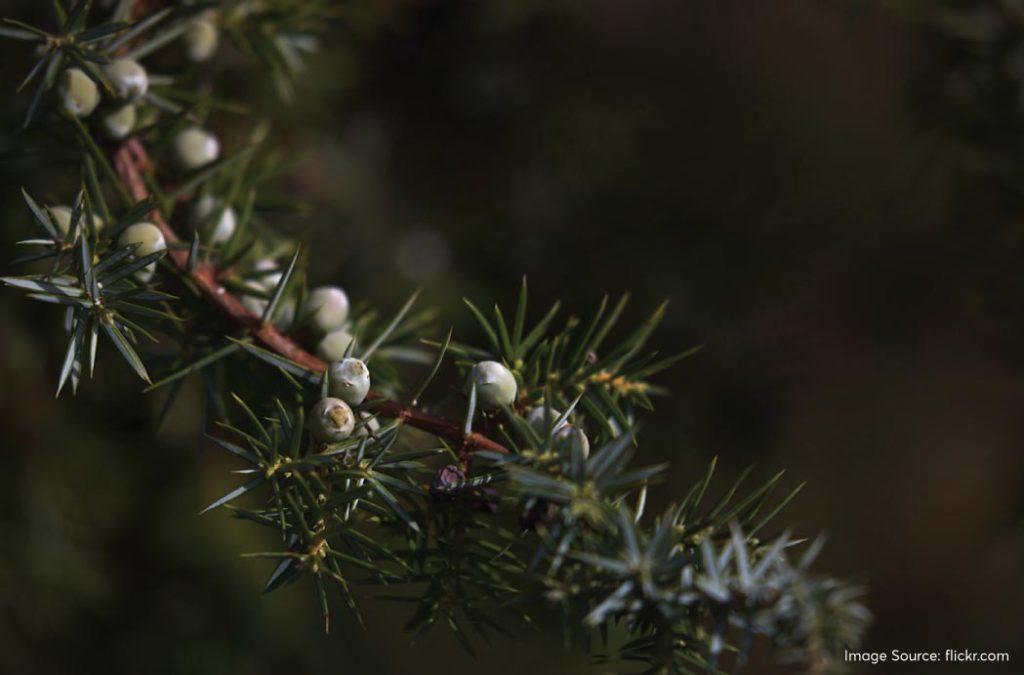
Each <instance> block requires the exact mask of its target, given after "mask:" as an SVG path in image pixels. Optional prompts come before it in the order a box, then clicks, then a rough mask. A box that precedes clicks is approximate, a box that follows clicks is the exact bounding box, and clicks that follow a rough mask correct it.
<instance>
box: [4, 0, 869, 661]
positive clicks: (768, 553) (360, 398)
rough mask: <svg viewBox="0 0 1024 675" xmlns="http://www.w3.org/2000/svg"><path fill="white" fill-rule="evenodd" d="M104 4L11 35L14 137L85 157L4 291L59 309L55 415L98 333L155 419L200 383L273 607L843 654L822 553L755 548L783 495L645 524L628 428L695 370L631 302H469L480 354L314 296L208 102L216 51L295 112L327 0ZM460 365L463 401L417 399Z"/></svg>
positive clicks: (464, 630)
mask: <svg viewBox="0 0 1024 675" xmlns="http://www.w3.org/2000/svg"><path fill="white" fill-rule="evenodd" d="M107 4H108V5H109V4H113V5H114V6H113V7H108V8H107V9H105V10H104V9H94V8H93V7H92V3H91V2H89V0H81V1H79V2H76V3H74V5H73V6H70V7H67V6H65V4H64V3H62V2H61V1H60V0H54V2H53V6H54V8H55V10H56V22H55V24H54V27H50V28H41V27H36V26H33V25H29V24H26V23H23V22H20V21H17V20H15V19H6V20H4V21H3V24H2V26H0V35H3V36H5V37H8V38H13V39H15V40H21V41H24V42H25V43H26V44H27V45H28V46H29V47H30V48H31V49H34V54H35V55H36V58H37V60H36V62H35V64H34V65H33V66H32V68H31V70H30V72H29V73H28V75H27V77H26V78H25V80H24V82H23V83H22V85H21V89H30V90H31V91H32V94H31V96H30V101H29V104H28V113H27V116H26V121H25V124H26V127H35V128H38V127H39V126H45V128H46V130H47V133H48V134H49V135H51V136H53V137H54V138H55V140H56V142H57V143H60V144H64V145H67V142H66V138H67V137H69V136H70V137H71V138H73V139H74V143H73V144H76V145H77V147H78V148H79V149H80V153H79V158H80V161H79V162H78V164H79V166H80V176H79V180H78V181H77V182H78V188H77V190H75V191H74V194H68V195H67V196H66V198H65V199H66V201H67V202H68V204H69V205H68V206H62V205H60V204H59V203H50V202H49V201H47V200H38V201H37V200H36V199H34V198H33V197H32V196H30V195H29V194H28V193H27V192H26V193H25V201H26V203H27V205H28V208H29V212H30V214H31V217H32V220H33V221H34V223H35V224H36V226H37V227H38V228H39V230H40V234H39V236H38V237H36V238H32V239H26V240H23V241H21V242H19V244H21V245H23V246H25V247H26V248H27V249H28V250H30V251H31V252H30V253H29V254H27V255H26V256H24V257H23V258H21V259H20V260H19V261H18V262H19V263H21V264H25V265H29V266H30V268H31V269H29V270H28V272H27V273H26V274H23V275H20V276H8V277H5V278H3V282H4V283H5V284H6V285H8V286H11V287H15V288H19V289H22V290H24V291H26V292H27V294H28V295H29V297H31V298H34V299H36V300H41V301H44V302H48V303H53V304H57V305H61V306H63V307H64V311H65V321H64V328H65V330H66V331H67V333H68V335H69V341H68V347H67V351H66V354H65V358H64V361H63V367H62V368H61V372H60V377H59V382H58V392H59V391H60V390H61V389H63V388H64V387H65V386H66V385H67V384H68V383H70V388H71V389H72V390H77V388H78V386H79V384H80V382H81V380H82V378H83V377H84V375H85V373H86V371H88V372H89V374H91V373H92V371H93V368H94V366H95V361H96V354H97V346H98V343H99V341H100V336H101V335H104V336H106V338H107V339H109V341H110V342H111V343H112V344H113V345H114V347H115V348H116V350H117V351H118V352H119V353H120V355H121V356H122V357H123V358H124V359H125V360H126V361H127V362H128V364H129V365H130V366H131V368H133V369H134V371H135V372H136V373H137V374H138V375H139V376H140V377H141V378H142V379H143V380H145V381H146V382H147V383H148V384H149V386H148V388H147V391H148V390H154V389H167V390H169V395H168V399H167V400H168V404H167V405H165V406H164V409H165V410H166V409H168V408H169V407H170V403H171V402H173V401H174V399H175V397H176V395H177V393H178V391H179V390H180V388H181V385H182V382H183V381H184V380H185V379H186V378H188V377H192V376H196V377H200V378H201V379H202V382H203V384H204V391H205V393H206V397H207V403H208V405H207V406H206V409H207V410H208V411H209V413H208V423H209V426H208V437H209V439H210V441H211V442H212V443H214V444H216V445H217V446H220V447H221V448H223V449H224V450H226V451H228V452H230V453H231V454H233V455H234V456H235V457H237V458H238V460H239V461H240V462H242V463H243V465H244V466H243V468H241V469H239V470H238V471H237V472H236V473H238V474H240V475H242V477H243V480H244V482H243V484H242V485H241V486H240V487H238V488H237V489H235V490H232V491H231V492H230V493H228V494H226V495H224V496H223V497H221V498H220V499H218V500H216V501H215V502H214V503H213V504H211V505H210V506H209V507H207V509H206V510H211V509H215V508H218V507H224V508H226V509H229V510H230V511H231V512H232V513H233V515H234V516H235V517H237V518H239V519H243V520H247V521H251V522H253V523H256V524H258V525H262V526H264V527H266V528H269V529H271V530H273V531H275V532H277V533H279V535H280V539H281V542H282V546H281V548H280V549H279V550H274V551H268V552H262V553H253V554H250V555H252V556H253V557H258V558H268V559H270V560H272V561H273V565H274V566H273V569H272V572H271V574H270V577H269V579H268V581H267V584H266V590H268V591H269V590H274V589H276V588H279V587H282V586H285V585H287V584H290V583H292V582H295V581H297V580H301V579H306V580H309V581H310V582H311V583H312V586H313V588H314V589H315V591H316V595H317V598H318V599H319V604H320V607H321V611H322V612H323V617H324V624H325V627H327V626H328V625H329V623H328V617H329V612H330V609H329V607H330V602H329V594H330V593H331V591H332V590H333V592H334V594H336V595H339V596H340V597H341V599H342V601H343V602H344V603H345V604H346V605H347V606H348V607H349V608H350V609H351V610H352V611H353V612H355V613H356V615H357V616H358V610H357V604H356V599H355V597H354V595H353V593H352V588H353V586H354V585H356V584H361V585H364V584H367V585H387V586H388V587H389V588H390V589H391V590H389V594H390V595H389V596H387V597H390V598H392V599H400V600H403V601H411V602H412V603H413V604H414V606H415V610H414V612H413V615H412V618H411V619H410V621H409V624H408V626H407V628H408V629H409V631H410V632H412V633H413V634H414V635H415V636H419V635H422V634H423V633H425V632H426V631H428V630H429V629H431V627H433V626H434V625H435V624H438V623H440V624H444V625H445V626H447V627H448V628H449V629H450V630H452V631H453V632H454V634H455V635H456V636H457V637H458V638H459V640H460V641H461V642H462V643H463V644H464V646H465V647H466V649H468V650H470V651H472V650H473V648H474V647H473V644H474V642H475V638H477V637H482V638H484V639H486V638H487V636H488V635H489V634H490V633H491V632H507V631H509V630H514V627H515V625H516V622H517V620H518V621H519V622H520V623H521V625H522V626H524V627H525V626H527V625H529V623H530V616H531V614H532V613H533V612H535V611H540V610H542V609H543V608H544V607H550V606H552V605H553V606H555V607H557V608H558V609H559V611H560V612H561V615H562V616H563V618H564V630H565V635H566V638H567V639H568V640H570V641H574V642H577V643H579V644H581V645H583V646H584V647H586V648H587V649H589V650H591V651H592V653H593V654H594V655H595V656H596V657H598V658H599V659H601V660H604V661H609V660H610V661H616V662H628V661H636V662H640V663H642V664H646V666H645V667H646V672H676V673H679V672H693V671H704V670H707V671H710V672H716V671H718V669H720V668H722V667H724V665H725V662H726V661H731V664H732V666H734V667H739V666H740V665H742V663H743V662H744V660H745V659H746V657H747V654H748V652H749V650H750V647H751V645H752V643H753V641H754V640H755V638H757V637H763V638H765V639H767V640H769V641H770V642H771V643H772V644H774V645H776V646H777V647H779V649H780V653H782V654H783V655H785V656H786V657H788V658H794V659H797V660H801V661H803V662H806V663H810V664H812V665H813V666H814V667H815V668H816V669H819V670H820V669H821V668H823V667H830V666H831V665H833V664H835V661H834V660H833V656H834V655H835V654H837V653H841V651H842V649H844V648H845V647H848V646H851V645H853V644H855V643H856V642H857V640H858V639H859V636H860V633H861V632H862V630H863V628H864V626H865V624H866V621H867V617H866V613H865V611H864V609H863V608H862V607H861V605H860V604H859V602H858V594H857V591H856V589H853V588H850V587H847V586H844V585H842V584H840V583H838V582H834V581H831V580H828V579H822V578H819V577H816V576H813V575H811V574H810V573H809V571H808V567H809V564H810V562H811V560H812V559H813V558H814V556H815V554H816V552H817V550H818V547H817V546H812V547H811V548H810V549H808V550H805V551H804V552H803V553H802V554H801V555H800V557H799V560H797V561H796V562H792V561H791V560H790V556H791V550H792V549H793V547H794V546H798V545H799V544H801V540H799V539H794V538H793V537H792V536H791V535H790V534H789V533H788V532H782V533H771V534H769V533H768V532H769V530H770V527H771V522H772V519H773V517H774V516H775V515H776V513H777V512H778V511H779V510H780V509H782V508H783V507H784V506H785V504H786V503H787V502H788V501H789V500H790V499H791V498H792V497H793V496H794V495H795V494H796V492H797V491H798V490H799V487H797V488H796V489H794V490H791V491H789V492H788V494H786V495H785V496H783V497H781V498H776V497H775V496H774V495H775V492H774V491H775V488H776V487H777V486H778V485H779V483H780V479H781V475H779V476H775V477H774V478H773V479H771V480H770V481H768V482H767V483H766V484H764V485H762V486H760V487H758V488H756V489H754V490H752V491H750V492H749V493H747V494H746V495H744V496H741V494H740V488H741V483H742V482H743V480H744V478H745V477H746V475H745V474H744V476H741V478H740V480H739V481H737V483H736V484H734V485H733V486H732V487H731V488H729V489H728V490H726V491H725V492H724V493H723V494H722V495H721V496H720V497H719V498H718V499H717V500H714V501H712V500H711V499H710V498H709V497H708V498H706V497H707V495H708V494H709V492H710V491H709V487H710V485H711V482H712V476H713V473H714V463H712V465H711V467H710V468H709V470H708V472H707V474H706V475H705V476H704V477H702V478H701V479H700V480H699V481H697V482H696V484H695V485H694V486H693V487H692V489H690V491H689V492H688V493H686V494H685V496H684V497H683V499H682V500H681V501H680V502H678V503H677V504H676V505H674V506H672V507H670V508H669V509H668V510H667V511H666V512H665V513H663V514H661V515H660V516H657V517H654V518H651V517H648V516H646V515H645V508H644V505H645V503H646V498H647V491H648V487H649V485H651V484H653V483H654V482H656V481H657V480H658V479H659V477H660V476H661V475H662V474H663V471H664V469H665V466H663V465H655V466H640V467H637V466H635V465H634V463H633V458H634V456H635V455H636V454H637V451H638V448H639V442H638V438H639V437H638V434H637V427H636V418H637V416H639V415H641V414H642V413H643V412H645V411H647V410H650V409H651V408H652V405H653V403H652V401H653V397H655V396H656V395H659V394H663V393H664V392H663V391H662V390H661V389H660V388H659V387H658V386H656V385H654V384H652V383H651V381H650V379H651V378H652V377H653V376H654V375H656V374H657V373H658V372H660V371H661V370H663V369H665V368H667V367H669V366H670V365H672V364H673V363H675V362H676V361H677V360H679V359H681V358H683V357H685V356H687V355H689V354H690V353H692V352H693V351H694V350H689V351H686V352H683V353H681V354H677V355H674V356H670V357H668V358H659V357H658V356H657V354H656V353H654V352H651V351H650V350H648V348H647V346H646V345H647V342H648V339H649V337H650V335H651V333H652V331H654V329H655V328H656V326H657V325H658V323H659V321H660V320H661V317H662V314H663V311H664V307H663V306H662V307H659V308H658V310H657V311H656V312H654V314H653V315H652V316H651V317H650V318H649V319H648V320H647V321H645V322H643V323H642V324H640V325H638V326H636V327H634V328H633V329H632V330H627V331H625V335H624V337H622V338H621V339H620V340H619V341H618V342H617V343H612V342H611V340H612V335H613V334H618V333H622V332H623V331H621V330H620V329H619V323H620V321H619V320H620V317H621V316H622V313H623V310H624V308H625V305H626V298H622V299H621V300H619V301H618V302H616V303H609V301H608V300H607V299H606V300H605V301H604V302H602V303H601V305H600V307H599V308H598V310H597V311H596V312H595V313H594V315H593V316H592V317H591V318H590V319H589V320H587V321H585V322H584V321H580V320H578V319H577V318H575V317H570V318H569V319H568V320H567V321H565V322H564V324H561V326H560V327H555V322H556V319H557V317H558V315H559V306H558V304H557V303H556V304H555V305H554V306H552V307H551V309H550V310H549V311H547V312H546V313H544V314H543V315H542V316H541V317H540V319H539V320H538V321H536V323H533V324H532V325H528V320H527V316H528V307H527V292H526V282H525V280H524V282H523V287H522V290H521V292H520V294H519V299H518V302H517V304H516V306H515V308H514V310H513V311H512V312H511V313H506V312H504V311H502V310H501V309H500V308H499V307H497V306H495V307H494V309H493V312H491V313H490V315H488V314H487V313H485V312H484V311H482V310H480V309H478V308H477V307H476V306H475V305H474V304H473V303H471V302H469V301H467V302H466V304H467V306H468V308H469V310H470V311H471V312H472V314H473V315H474V316H475V318H476V320H477V322H478V323H479V326H480V329H481V332H482V333H483V335H484V336H485V338H486V339H485V342H484V343H483V344H482V345H481V346H473V345H470V344H466V343H461V342H455V341H453V340H452V335H451V332H450V331H449V333H448V335H447V337H445V338H444V339H442V340H433V339H431V335H432V334H433V329H432V328H431V315H430V313H429V312H420V313H418V314H417V313H415V312H414V311H413V306H414V302H415V299H416V298H415V294H414V295H413V297H412V298H410V300H409V301H408V302H407V303H406V304H405V305H404V306H403V307H402V308H400V309H399V311H398V312H397V313H395V315H394V316H393V317H392V318H390V319H388V320H378V318H377V314H376V312H374V311H372V310H363V311H358V312H350V310H349V300H348V296H347V295H346V294H345V292H344V291H343V290H342V289H341V288H339V287H337V286H321V287H317V288H313V289H308V288H307V286H308V284H307V279H306V276H307V275H306V272H305V260H304V256H303V255H302V254H301V252H300V249H299V245H298V243H297V242H292V241H289V240H287V239H284V238H282V237H281V236H280V235H278V234H276V233H275V232H274V231H273V230H272V229H271V227H270V224H269V223H268V222H267V219H266V217H265V216H264V214H263V210H262V209H261V208H260V207H261V204H260V201H259V199H258V195H259V187H260V186H261V185H263V184H264V183H266V182H267V181H270V180H272V179H273V178H274V176H275V175H276V172H275V160H276V159H277V157H276V156H275V155H274V154H273V151H272V150H270V149H268V148H267V147H266V145H267V142H266V137H267V134H266V129H264V128H263V127H261V126H258V125H257V126H255V128H253V129H251V131H250V132H249V133H248V134H247V135H246V140H245V141H244V142H243V143H242V144H240V145H239V146H238V147H224V146H222V143H221V141H220V138H219V137H218V135H217V134H216V133H215V132H214V131H212V129H216V128H218V127H221V128H223V127H225V126H227V125H233V126H234V127H235V128H240V127H241V128H244V127H245V124H246V121H245V120H246V118H245V117H242V116H239V115H238V113H239V112H240V111H244V109H245V106H244V103H239V102H235V101H226V100H223V99H220V98H218V97H216V96H215V95H214V94H212V93H210V91H211V90H210V87H209V82H210V80H211V77H210V73H212V72H213V64H214V63H216V59H217V58H219V57H220V55H222V54H224V53H225V52H232V53H234V54H235V55H236V57H237V55H239V54H241V55H243V56H248V57H250V58H251V60H252V61H253V62H256V63H259V64H261V65H262V66H264V67H262V68H259V69H254V73H253V77H256V76H257V75H256V72H255V71H256V70H258V71H259V72H261V73H269V74H270V77H271V78H272V80H273V82H274V84H275V85H276V86H277V88H278V90H279V91H280V92H281V93H282V95H288V94H289V92H290V91H291V87H292V84H291V83H292V80H293V78H294V76H295V75H296V74H297V73H299V72H301V70H302V68H303V62H304V59H306V58H307V56H308V54H309V53H310V52H312V51H314V48H315V45H316V41H317V37H318V33H319V32H321V31H324V30H330V26H331V25H332V23H331V21H330V19H333V18H336V16H337V15H338V13H339V12H342V13H343V11H344V10H343V9H340V8H339V7H338V6H337V4H336V3H332V2H327V1H316V0H302V1H299V0H225V1H222V2H181V3H169V2H148V3H144V2H132V1H130V0H122V1H120V2H115V3H107ZM151 62H152V63H155V64H159V67H160V69H161V71H162V72H161V73H160V74H155V73H151V72H150V71H149V67H150V63H151ZM55 201H56V200H55ZM145 342H148V343H150V344H151V345H152V346H153V349H152V350H148V349H146V350H144V349H143V348H142V345H143V344H144V343H145ZM140 351H141V352H142V353H145V354H147V358H146V359H143V357H142V355H140ZM150 352H152V353H150ZM452 361H453V362H454V365H455V367H456V368H457V369H458V370H459V371H461V372H462V373H463V376H464V377H465V378H466V387H465V390H464V392H463V393H462V394H460V395H458V396H452V395H440V396H438V395H433V394H429V393H430V392H431V391H432V388H431V384H432V383H433V382H434V380H435V378H436V377H437V376H438V375H439V374H440V373H441V372H442V370H448V369H450V368H451V366H450V365H449V363H450V362H452ZM151 369H153V370H154V372H158V373H159V377H157V378H156V379H155V381H154V380H153V378H151V377H150V370H151ZM254 369H260V370H263V371H265V375H266V376H264V377H260V378H253V377H252V375H253V371H254ZM371 381H372V384H373V388H372V389H371V387H370V385H371ZM428 394H429V395H428ZM428 398H430V399H433V400H430V401H429V402H428V400H427V399H428ZM453 416H454V417H456V418H457V419H458V420H459V421H453V420H452V419H451V418H452V417H453ZM410 429H415V430H419V432H421V433H416V432H414V431H410ZM422 432H425V433H422ZM247 494H249V496H248V497H246V498H244V499H241V498H242V497H243V495H247ZM242 503H245V504H247V505H246V506H242V505H241V504H242ZM395 589H404V591H401V592H399V591H396V590H395ZM531 599H533V600H536V602H531ZM726 651H736V652H737V654H736V656H734V657H730V658H728V659H723V658H722V655H723V653H724V652H726Z"/></svg>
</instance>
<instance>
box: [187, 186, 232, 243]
mask: <svg viewBox="0 0 1024 675" xmlns="http://www.w3.org/2000/svg"><path fill="white" fill-rule="evenodd" d="M218 213H219V214H220V217H219V218H217V221H216V224H212V221H213V219H214V217H216V216H217V214H218ZM193 216H194V222H195V226H196V228H204V229H207V231H209V232H210V234H209V237H210V243H211V244H223V243H225V242H226V241H227V240H229V239H231V235H233V234H234V233H235V228H236V227H237V226H238V218H237V217H236V215H235V210H234V209H233V208H232V207H231V206H230V205H228V206H225V205H224V202H223V201H221V200H220V199H218V198H216V197H214V196H213V195H204V196H202V197H200V198H199V201H197V202H196V206H195V211H194V212H193Z"/></svg>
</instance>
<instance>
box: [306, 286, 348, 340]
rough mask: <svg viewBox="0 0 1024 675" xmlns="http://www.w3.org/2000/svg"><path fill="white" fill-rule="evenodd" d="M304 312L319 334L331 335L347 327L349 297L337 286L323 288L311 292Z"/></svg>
mask: <svg viewBox="0 0 1024 675" xmlns="http://www.w3.org/2000/svg"><path fill="white" fill-rule="evenodd" d="M302 311H303V314H304V315H305V316H306V317H307V320H308V321H309V324H310V326H311V327H312V328H313V329H314V330H315V331H316V332H317V333H330V332H331V331H334V330H338V329H339V328H341V327H342V326H343V325H345V320H346V319H347V318H348V296H347V295H346V294H345V291H343V290H341V289H340V288H338V287H337V286H321V287H320V288H315V289H313V291H312V292H310V294H309V297H307V298H306V301H305V302H304V303H303V305H302Z"/></svg>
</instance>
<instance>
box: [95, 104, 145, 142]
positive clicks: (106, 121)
mask: <svg viewBox="0 0 1024 675" xmlns="http://www.w3.org/2000/svg"><path fill="white" fill-rule="evenodd" d="M137 120H138V112H137V111H136V110H135V106H134V105H132V104H131V103H126V104H125V105H123V106H121V107H119V108H114V109H113V110H110V111H108V112H104V113H103V115H101V116H100V128H101V129H102V130H103V133H104V134H106V136H107V138H109V139H111V140H114V141H120V140H121V139H123V138H125V137H127V136H128V134H130V133H131V132H132V130H133V129H134V128H135V123H136V121H137Z"/></svg>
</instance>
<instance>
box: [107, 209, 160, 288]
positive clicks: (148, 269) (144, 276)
mask: <svg viewBox="0 0 1024 675" xmlns="http://www.w3.org/2000/svg"><path fill="white" fill-rule="evenodd" d="M118 243H119V244H120V245H121V246H131V245H132V244H137V245H138V246H137V247H136V249H135V253H134V255H135V256H136V257H138V258H142V257H145V256H147V255H150V254H153V253H156V252H157V251H163V250H164V249H166V248H167V242H166V241H165V240H164V233H163V232H161V231H160V228H159V227H157V226H156V225H154V224H153V223H135V224H134V225H129V226H128V227H127V228H126V229H125V231H124V232H122V233H121V238H120V239H119V240H118ZM155 270H156V263H155V262H152V263H150V264H148V265H146V266H145V267H143V268H142V269H141V270H138V271H137V272H136V273H135V277H136V278H137V279H138V280H139V281H141V282H143V283H146V282H147V281H149V280H150V279H152V278H153V272H154V271H155Z"/></svg>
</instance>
